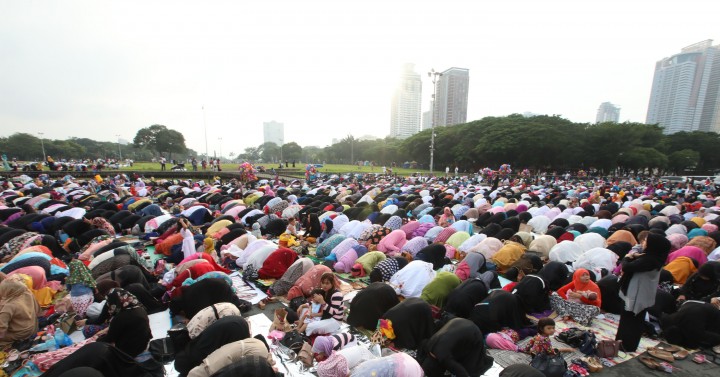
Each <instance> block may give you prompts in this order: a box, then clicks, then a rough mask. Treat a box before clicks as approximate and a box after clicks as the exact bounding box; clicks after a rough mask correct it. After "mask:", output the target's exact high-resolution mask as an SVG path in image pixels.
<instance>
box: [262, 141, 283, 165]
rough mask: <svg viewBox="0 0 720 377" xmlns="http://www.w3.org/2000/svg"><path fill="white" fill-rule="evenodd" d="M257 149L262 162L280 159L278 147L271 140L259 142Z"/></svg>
mask: <svg viewBox="0 0 720 377" xmlns="http://www.w3.org/2000/svg"><path fill="white" fill-rule="evenodd" d="M258 150H259V152H260V158H261V159H262V161H263V162H275V161H279V160H280V147H279V146H278V145H277V144H275V143H273V142H271V141H268V142H267V143H262V144H260V146H259V147H258Z"/></svg>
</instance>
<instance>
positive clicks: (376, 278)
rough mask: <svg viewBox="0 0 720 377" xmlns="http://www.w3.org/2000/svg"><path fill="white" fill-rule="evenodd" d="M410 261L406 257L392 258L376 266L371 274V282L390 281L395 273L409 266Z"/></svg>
mask: <svg viewBox="0 0 720 377" xmlns="http://www.w3.org/2000/svg"><path fill="white" fill-rule="evenodd" d="M407 264H408V260H407V259H405V258H404V257H390V258H385V260H383V261H381V262H380V263H378V264H376V265H375V267H374V268H373V269H372V271H371V272H370V282H371V283H375V282H385V281H390V278H392V276H393V275H395V273H397V272H398V271H400V270H401V269H402V268H403V267H405V266H407Z"/></svg>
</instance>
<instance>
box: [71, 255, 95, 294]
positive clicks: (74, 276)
mask: <svg viewBox="0 0 720 377" xmlns="http://www.w3.org/2000/svg"><path fill="white" fill-rule="evenodd" d="M68 268H69V269H70V276H68V278H67V279H65V284H82V285H85V286H87V287H89V288H95V286H96V284H95V279H93V277H92V274H91V273H90V269H89V268H87V266H85V265H84V264H83V262H80V261H79V260H77V259H74V260H72V261H71V262H70V264H69V265H68Z"/></svg>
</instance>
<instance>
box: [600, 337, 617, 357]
mask: <svg viewBox="0 0 720 377" xmlns="http://www.w3.org/2000/svg"><path fill="white" fill-rule="evenodd" d="M622 348H623V346H622V340H601V341H600V342H598V345H597V356H598V357H602V358H606V359H608V358H613V357H617V356H618V354H619V353H620V350H621V349H622Z"/></svg>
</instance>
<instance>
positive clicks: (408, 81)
mask: <svg viewBox="0 0 720 377" xmlns="http://www.w3.org/2000/svg"><path fill="white" fill-rule="evenodd" d="M421 99H422V80H420V75H419V74H418V73H417V72H415V65H414V64H409V63H408V64H405V69H404V70H403V73H402V75H401V76H400V82H399V83H398V87H397V89H395V94H393V97H392V103H391V105H390V136H391V137H396V138H399V139H405V138H408V137H410V136H412V135H415V134H416V133H418V132H420V111H421V107H420V100H421Z"/></svg>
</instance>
